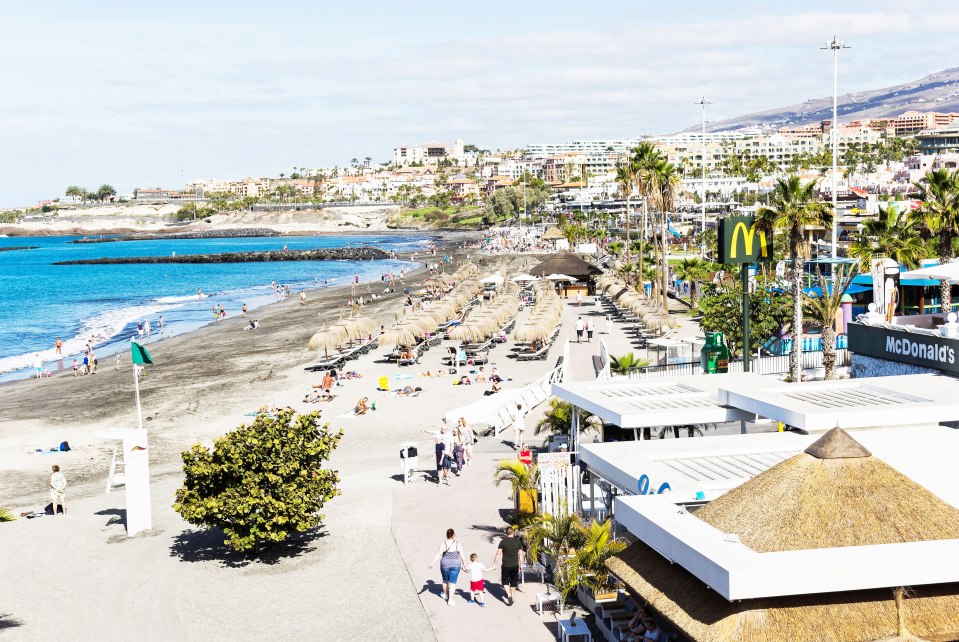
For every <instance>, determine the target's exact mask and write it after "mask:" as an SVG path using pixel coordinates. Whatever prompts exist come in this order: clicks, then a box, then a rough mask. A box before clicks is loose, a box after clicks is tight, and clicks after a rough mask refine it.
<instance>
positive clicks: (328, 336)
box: [307, 326, 347, 354]
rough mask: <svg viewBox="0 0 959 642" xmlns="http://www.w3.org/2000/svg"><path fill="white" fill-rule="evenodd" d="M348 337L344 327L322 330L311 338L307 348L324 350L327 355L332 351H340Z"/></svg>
mask: <svg viewBox="0 0 959 642" xmlns="http://www.w3.org/2000/svg"><path fill="white" fill-rule="evenodd" d="M346 339H347V335H346V333H345V332H344V330H343V328H342V327H338V326H330V327H326V328H323V329H321V330H320V331H319V332H316V333H314V334H313V336H312V337H310V341H309V343H308V344H307V347H308V348H309V349H310V350H323V351H324V352H325V353H326V354H329V353H330V350H339V349H340V348H341V347H343V344H344V343H345V342H346Z"/></svg>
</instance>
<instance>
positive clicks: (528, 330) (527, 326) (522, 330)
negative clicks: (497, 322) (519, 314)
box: [513, 323, 555, 343]
mask: <svg viewBox="0 0 959 642" xmlns="http://www.w3.org/2000/svg"><path fill="white" fill-rule="evenodd" d="M553 329H555V328H553ZM551 334H553V330H552V329H550V328H548V327H547V326H544V325H542V324H539V323H524V324H523V325H521V326H519V327H518V328H516V332H514V333H513V338H514V339H516V340H517V341H525V342H527V343H532V342H533V341H546V340H548V339H549V337H550V335H551Z"/></svg>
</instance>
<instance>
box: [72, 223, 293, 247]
mask: <svg viewBox="0 0 959 642" xmlns="http://www.w3.org/2000/svg"><path fill="white" fill-rule="evenodd" d="M279 235H280V233H279V232H277V231H276V230H273V229H270V228H268V227H241V228H230V229H225V230H203V231H200V232H175V233H172V234H167V233H163V232H157V233H155V234H129V235H126V236H107V237H94V238H86V237H84V238H82V239H75V240H73V241H70V242H71V243H114V242H116V241H155V240H157V239H163V240H170V239H173V240H178V239H234V238H241V237H246V238H249V237H262V236H279Z"/></svg>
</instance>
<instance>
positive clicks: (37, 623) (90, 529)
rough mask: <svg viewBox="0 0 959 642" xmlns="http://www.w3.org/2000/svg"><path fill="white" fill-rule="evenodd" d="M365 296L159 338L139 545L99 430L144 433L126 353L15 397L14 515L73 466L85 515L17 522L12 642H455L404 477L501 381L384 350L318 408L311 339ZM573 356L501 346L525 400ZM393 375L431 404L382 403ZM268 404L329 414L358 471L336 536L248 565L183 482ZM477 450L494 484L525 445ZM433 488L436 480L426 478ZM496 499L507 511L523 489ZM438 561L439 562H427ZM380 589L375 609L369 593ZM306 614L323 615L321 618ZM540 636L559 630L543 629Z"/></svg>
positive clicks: (329, 509) (507, 264)
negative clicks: (448, 424) (177, 496)
mask: <svg viewBox="0 0 959 642" xmlns="http://www.w3.org/2000/svg"><path fill="white" fill-rule="evenodd" d="M442 249H443V248H442V247H440V250H442ZM473 260H474V262H476V263H477V264H478V265H479V266H480V270H481V274H486V273H489V271H492V270H495V269H500V270H504V271H506V270H509V271H512V272H517V271H519V270H526V269H528V268H529V267H530V266H531V265H533V264H535V263H536V262H538V259H537V258H536V257H533V256H528V255H527V256H521V257H511V256H508V255H504V256H497V257H476V256H474V257H473ZM426 276H428V272H427V271H425V270H420V271H418V272H416V273H412V274H409V275H407V277H406V279H405V280H406V283H407V284H413V283H418V282H421V281H422V280H423V279H424V278H425V277H426ZM348 296H349V288H348V287H343V288H331V289H328V290H322V291H316V292H309V293H308V304H307V305H306V306H301V305H300V303H299V300H298V298H297V297H292V298H291V299H290V300H287V301H283V302H279V303H276V304H273V305H270V306H266V307H263V308H260V309H258V310H257V311H256V314H255V316H256V318H258V319H259V320H260V323H261V328H260V329H258V330H255V331H252V332H247V331H243V330H242V326H243V325H244V324H245V323H246V321H245V320H243V319H240V318H230V319H227V320H225V321H221V322H218V323H216V324H211V325H209V326H206V327H204V328H201V329H199V330H197V331H195V332H192V333H189V334H186V335H182V336H178V337H174V338H171V339H164V340H162V341H154V342H151V343H149V344H148V348H149V350H150V352H151V354H152V356H153V358H154V361H155V365H154V366H152V367H150V368H149V371H148V376H147V378H146V379H145V380H144V381H143V382H142V384H141V394H142V403H143V412H144V417H145V420H146V422H145V425H146V426H147V427H148V429H149V431H150V447H151V475H152V480H153V483H152V492H153V501H152V504H153V515H154V529H153V530H152V531H151V532H149V533H144V534H141V535H140V536H137V537H134V538H127V537H125V533H124V529H123V525H122V515H123V512H122V510H121V509H122V507H123V495H122V489H118V490H117V491H114V493H113V494H110V495H107V494H104V492H103V491H104V483H105V480H106V475H107V469H108V465H109V461H110V457H111V455H112V446H113V444H112V443H111V442H103V441H98V440H96V439H95V438H94V433H95V432H96V431H97V430H99V429H103V428H110V427H117V426H133V425H135V409H134V398H133V386H132V374H131V370H130V364H129V362H128V360H127V359H124V360H123V361H122V367H121V369H120V371H117V370H115V369H114V367H113V361H112V359H111V360H109V361H108V362H106V363H104V362H101V365H100V369H99V372H98V374H96V375H92V376H85V377H79V378H74V377H73V376H72V375H70V374H67V373H63V374H60V375H57V376H54V377H53V378H51V379H46V380H41V381H36V380H28V381H19V382H13V383H9V384H4V385H2V386H0V418H2V419H0V471H2V472H0V505H7V506H9V507H10V508H11V509H12V510H13V511H14V512H15V513H16V514H19V513H20V512H21V511H27V510H38V509H42V507H43V505H44V504H46V502H47V490H46V489H47V479H48V477H49V469H50V466H51V465H52V464H59V465H60V466H61V467H63V470H64V472H65V473H66V474H67V477H68V480H69V482H70V487H69V499H68V502H69V503H68V506H69V508H70V514H69V515H68V516H66V517H64V518H52V517H43V518H40V519H34V520H25V519H22V520H17V521H15V522H13V523H11V524H4V525H3V530H2V532H3V535H4V541H5V545H4V546H3V547H2V551H0V563H2V564H0V568H2V569H4V571H3V572H4V575H5V576H7V577H17V578H19V579H18V580H17V582H15V583H5V584H4V586H3V587H0V605H2V607H0V637H4V638H5V637H10V639H58V638H62V639H67V638H68V637H69V638H70V639H91V638H93V637H97V638H98V639H120V638H121V637H125V636H124V635H123V631H124V627H130V629H129V630H130V632H131V633H135V634H136V635H137V637H141V638H144V639H200V638H203V639H229V638H233V639H251V638H253V637H262V636H270V637H276V638H280V639H329V640H334V639H337V640H339V639H356V638H361V637H364V636H365V635H367V634H370V635H372V634H376V635H377V637H383V638H385V639H397V640H432V639H437V632H436V631H435V630H434V628H435V627H434V626H431V624H430V619H429V618H428V617H427V614H426V612H425V610H424V608H423V606H422V605H421V602H420V599H421V598H418V597H417V596H418V595H419V594H422V593H423V591H424V590H428V585H422V586H421V585H414V584H413V582H411V576H410V571H409V570H408V567H407V565H406V564H404V560H403V555H402V554H401V551H400V550H399V546H398V544H397V541H396V537H395V535H394V532H393V529H392V523H393V521H394V520H395V519H397V517H398V516H397V515H396V514H394V510H393V497H394V493H397V492H403V488H404V487H403V485H402V483H400V482H399V481H398V480H399V478H400V477H399V474H398V473H399V458H398V451H399V444H400V443H402V442H404V441H419V442H420V443H421V445H422V446H423V450H422V451H421V452H423V454H425V455H426V456H425V457H424V456H422V455H421V458H420V461H421V468H428V467H429V465H430V464H429V460H430V455H429V454H428V453H429V451H430V445H431V443H432V439H431V438H430V437H429V436H428V435H424V434H423V433H422V431H423V430H427V429H430V430H435V429H436V428H437V426H438V425H439V422H440V419H441V417H442V416H443V414H444V413H445V412H446V411H447V410H449V409H451V408H455V407H457V406H460V405H465V404H468V403H470V402H472V401H475V400H476V399H478V398H480V397H481V396H482V392H483V390H484V389H485V386H479V385H477V386H453V385H452V377H449V376H447V377H441V378H436V379H429V378H423V377H420V376H419V373H420V372H423V371H424V370H426V369H428V368H431V369H434V370H436V369H438V367H439V363H440V358H441V356H442V352H443V350H442V349H441V348H433V349H432V350H430V351H429V352H428V353H427V354H426V355H425V356H424V359H423V362H422V363H421V364H420V365H419V366H413V367H410V368H402V369H400V368H398V367H397V366H396V365H395V364H389V363H385V362H379V360H380V359H381V357H382V354H383V353H385V352H386V350H385V349H379V350H373V351H372V352H371V353H370V354H368V355H366V356H364V357H362V358H361V359H359V360H357V361H352V362H350V368H351V369H356V370H358V371H359V372H361V373H362V374H363V379H360V380H353V381H349V382H347V384H346V386H345V387H343V388H340V389H338V390H337V394H338V397H337V398H336V399H335V400H334V401H333V402H330V403H326V404H304V403H302V398H303V395H304V394H305V393H306V391H307V390H309V389H310V386H311V385H312V384H315V383H318V382H319V379H320V375H319V374H316V373H311V372H307V371H305V370H304V366H306V365H309V364H310V363H312V362H314V361H315V360H316V359H317V357H318V354H317V353H313V352H309V351H308V350H307V348H306V344H307V340H308V338H309V337H310V336H311V334H312V333H313V332H315V331H316V330H317V329H319V327H321V325H322V324H323V322H324V321H325V320H335V319H336V318H337V317H338V315H339V313H340V307H339V306H340V305H341V304H342V303H345V301H346V299H347V297H348ZM401 296H402V286H399V284H398V292H397V293H395V294H393V295H390V296H387V297H383V298H381V299H380V300H378V301H376V302H375V303H372V304H370V305H368V306H367V307H366V308H365V309H364V313H365V314H367V315H369V316H371V317H373V318H374V319H375V320H376V321H377V323H382V324H385V325H387V326H388V325H389V323H391V322H392V321H393V320H395V318H396V315H397V314H402V305H401V301H400V297H401ZM521 314H522V313H521ZM559 350H560V349H559V348H556V349H555V354H553V353H552V352H551V353H550V358H549V359H548V360H546V361H535V362H516V361H514V360H512V359H507V355H508V354H509V351H508V348H507V347H500V348H498V350H497V351H495V352H494V353H493V355H492V365H496V366H497V367H499V369H500V371H501V372H502V373H503V374H504V376H507V377H509V378H511V379H512V380H511V381H508V382H507V383H506V385H505V386H504V390H506V391H508V390H510V389H514V388H519V387H521V386H523V385H525V384H528V383H531V382H533V381H534V380H536V379H537V378H538V377H539V376H541V375H542V373H544V372H546V371H547V370H548V369H549V368H551V367H552V366H553V365H554V364H555V360H556V356H557V355H558V354H560V352H559ZM104 361H107V360H104ZM382 375H388V376H390V377H391V382H395V384H394V387H396V386H398V385H405V384H406V383H410V384H411V385H418V386H421V387H422V388H423V392H422V393H421V394H420V396H419V397H417V398H402V397H393V396H390V395H389V394H388V393H377V392H376V391H375V387H376V380H377V378H378V377H379V376H382ZM396 375H406V376H408V377H410V378H409V379H396V378H395V377H396ZM377 395H379V396H377ZM363 396H368V397H370V399H371V400H375V401H376V402H377V411H376V412H371V413H369V414H368V415H366V416H363V417H351V416H349V411H350V409H351V408H352V407H353V405H354V404H355V402H356V400H357V399H359V398H360V397H363ZM261 404H273V405H277V406H285V405H292V406H293V407H294V408H296V409H297V410H298V411H311V410H321V411H322V417H323V419H324V420H326V421H329V422H330V423H331V424H332V425H333V426H334V427H336V428H342V429H343V430H344V432H345V435H344V438H343V440H342V442H341V444H340V447H339V448H338V449H337V451H336V452H335V453H334V456H333V460H332V462H331V466H332V467H333V468H336V469H337V470H339V471H340V474H341V477H342V483H341V489H342V491H343V495H342V496H341V497H337V498H335V499H334V500H333V501H332V502H330V503H329V504H328V505H327V506H326V508H325V510H324V513H325V514H326V516H327V519H326V520H325V523H324V527H323V528H322V532H321V536H320V537H318V538H316V539H315V540H313V541H310V542H306V543H304V544H303V545H302V546H301V547H299V548H296V547H294V548H292V549H290V550H287V551H286V552H285V553H283V554H281V555H278V556H277V557H276V558H275V559H272V560H269V561H267V562H263V561H260V562H253V563H247V561H246V560H244V559H242V558H238V557H236V556H232V555H230V554H228V553H227V552H226V551H225V549H223V548H222V547H220V546H219V545H218V541H219V538H218V537H217V536H216V534H210V533H197V532H195V531H194V530H193V528H192V527H190V525H188V524H186V523H185V522H183V520H182V519H180V517H179V516H178V515H177V514H176V513H174V512H173V510H172V508H171V504H172V502H173V494H174V491H175V489H176V488H177V487H178V486H179V484H180V481H181V477H182V475H181V472H180V465H181V459H180V453H181V452H182V451H183V450H184V449H186V448H188V447H189V446H190V445H191V444H193V443H195V442H197V441H201V442H204V443H210V442H211V441H212V439H213V438H215V437H217V436H219V435H221V434H223V433H224V432H226V431H228V430H230V429H232V428H234V427H236V426H237V425H239V424H240V423H242V422H244V421H249V420H250V418H249V417H246V416H245V414H246V413H248V412H250V411H253V410H255V409H256V408H257V407H259V406H260V405H261ZM64 440H67V441H69V442H70V445H71V447H72V448H73V450H72V451H71V452H69V453H54V454H38V453H35V452H33V451H34V450H35V449H37V448H42V449H49V448H50V447H53V446H55V445H57V444H59V443H60V442H61V441H64ZM477 451H478V453H486V454H484V455H483V457H484V459H483V462H482V464H480V462H479V461H478V462H477V464H478V465H477V466H476V467H475V468H472V469H467V471H466V473H464V476H465V477H469V476H474V477H476V479H474V480H473V482H472V483H473V484H478V485H480V486H479V487H482V488H484V489H488V488H489V486H490V485H491V484H490V479H491V475H492V466H493V465H494V463H495V460H496V459H498V458H499V457H501V456H504V455H505V454H506V453H508V452H509V447H508V445H507V444H506V443H505V442H504V441H503V440H502V439H499V438H487V439H484V440H483V441H482V442H481V444H480V445H478V447H477ZM497 453H498V454H497ZM460 481H465V480H456V482H457V483H459V482H460ZM418 483H420V484H425V483H426V482H425V481H424V480H423V479H422V478H420V479H419V480H418ZM455 487H456V484H454V485H453V487H452V488H445V487H444V488H440V489H437V488H435V486H434V488H433V489H432V490H436V491H437V492H448V493H449V494H448V495H447V497H446V499H444V500H443V501H445V502H454V503H455V502H456V496H457V495H456V494H455V493H456V491H455ZM427 490H430V489H427ZM484 492H488V490H487V491H484ZM495 492H496V493H497V496H499V495H503V496H504V497H503V506H504V507H505V506H507V505H508V502H507V501H506V499H505V495H506V493H505V492H502V491H500V490H497V491H495ZM460 508H461V510H462V509H463V508H468V507H460ZM422 509H423V510H424V511H426V512H427V513H428V514H429V513H433V515H432V518H433V519H435V518H436V515H435V513H436V507H431V506H430V505H429V504H428V503H426V504H425V505H423V506H422ZM484 510H485V509H484ZM489 512H490V514H489V515H485V516H477V517H476V518H475V519H477V520H480V519H483V520H485V521H483V522H482V523H484V524H485V523H492V524H501V523H502V522H501V516H500V515H499V514H498V512H497V511H495V510H493V511H489ZM405 519H407V520H408V519H410V516H409V515H406V516H405ZM463 526H464V527H465V526H466V524H463ZM404 528H406V529H407V530H408V528H409V527H404ZM436 530H439V529H438V527H437V529H436ZM438 536H439V535H438V533H436V532H433V531H432V530H431V531H429V532H424V533H422V538H425V541H428V542H430V547H432V546H433V544H432V542H433V540H436V538H437V537H438ZM488 544H489V543H488V542H487V547H488ZM64 558H65V559H64ZM428 561H429V560H428V559H427V560H422V565H423V568H424V569H425V565H426V563H427V562H428ZM51 578H57V581H58V582H59V583H60V584H62V585H63V586H62V588H60V589H58V591H60V592H63V593H65V594H66V595H65V596H66V597H67V601H66V603H65V604H61V605H60V607H59V609H58V611H59V612H60V614H61V617H60V618H58V619H59V620H61V624H57V621H56V620H51V619H50V618H49V617H48V616H49V615H50V613H49V603H48V600H47V599H46V598H44V597H43V594H44V592H45V590H46V589H45V587H46V585H47V582H48V581H50V579H51ZM371 592H373V593H375V598H374V599H368V598H370V595H369V594H370V593H371ZM530 599H531V598H530ZM94 605H96V608H93V606H94ZM304 613H310V614H311V617H310V618H307V619H306V620H304V619H303V617H302V616H303V615H304ZM104 618H106V619H104ZM64 620H66V621H68V622H69V624H68V625H67V624H63V623H62V622H63V621H64ZM105 621H109V622H112V623H113V625H112V626H113V628H112V630H111V631H108V632H107V633H105V634H104V633H102V632H101V633H98V631H100V628H101V627H102V625H103V623H104V622H105ZM67 631H69V635H67V634H66V632H67ZM535 631H537V632H541V633H544V634H549V635H552V634H551V633H550V632H549V631H548V629H546V628H544V627H542V625H537V628H536V629H535ZM440 637H441V638H442V636H440ZM532 639H537V638H536V637H535V636H534V637H533V638H532ZM541 639H546V638H545V636H544V637H543V638H541Z"/></svg>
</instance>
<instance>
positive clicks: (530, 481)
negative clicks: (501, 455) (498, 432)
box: [493, 459, 539, 518]
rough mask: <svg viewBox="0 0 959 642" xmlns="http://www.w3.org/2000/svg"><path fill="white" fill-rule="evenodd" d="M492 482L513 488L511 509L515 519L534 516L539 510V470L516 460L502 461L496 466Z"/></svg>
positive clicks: (534, 465)
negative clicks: (515, 515)
mask: <svg viewBox="0 0 959 642" xmlns="http://www.w3.org/2000/svg"><path fill="white" fill-rule="evenodd" d="M493 482H494V483H495V484H496V485H497V486H499V485H500V484H502V483H503V482H508V483H509V484H510V485H511V486H512V488H513V493H512V494H513V508H514V510H516V514H517V518H521V517H522V516H523V515H531V514H535V513H536V512H537V510H538V509H539V469H538V468H537V467H536V464H533V465H531V466H527V465H526V464H524V463H523V462H521V461H520V460H518V459H504V460H503V461H501V462H499V463H498V464H497V465H496V473H495V476H494V478H493Z"/></svg>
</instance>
